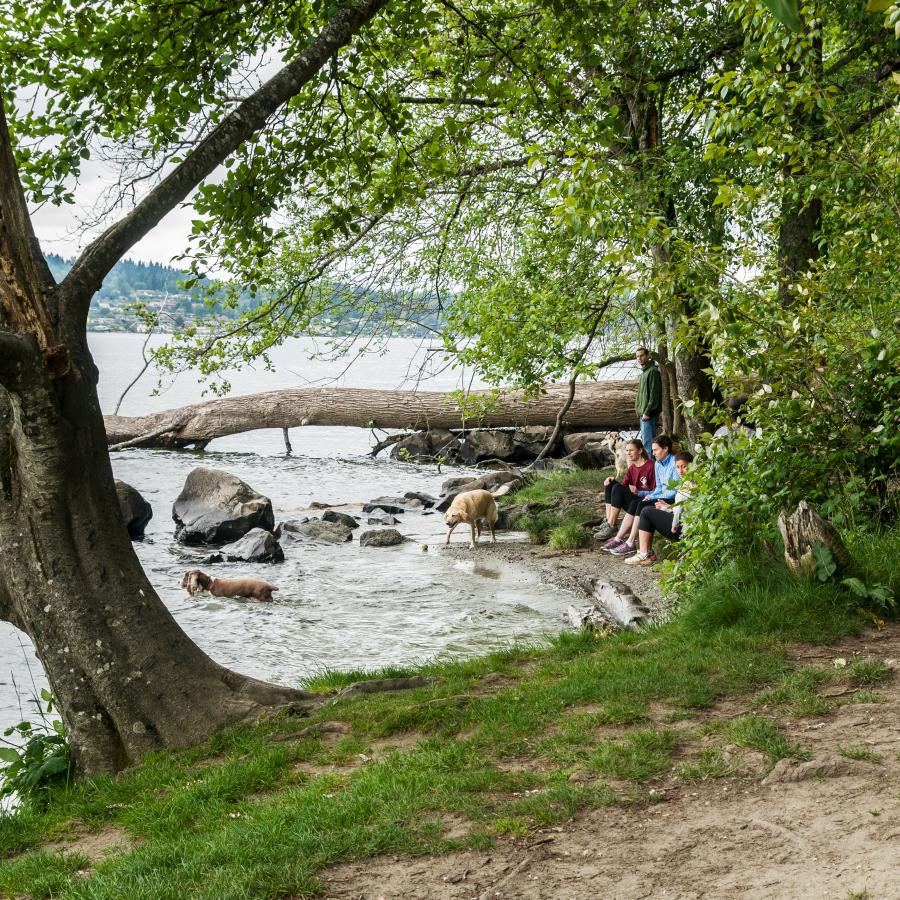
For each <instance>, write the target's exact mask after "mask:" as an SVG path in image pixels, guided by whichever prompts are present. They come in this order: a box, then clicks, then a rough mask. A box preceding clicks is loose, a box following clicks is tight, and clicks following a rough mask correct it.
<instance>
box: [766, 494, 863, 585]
mask: <svg viewBox="0 0 900 900" xmlns="http://www.w3.org/2000/svg"><path fill="white" fill-rule="evenodd" d="M778 530H779V531H780V532H781V538H782V540H783V541H784V560H785V562H786V563H787V566H788V568H789V569H790V570H791V572H793V574H794V575H797V576H799V577H809V576H811V575H813V574H814V573H815V571H816V559H815V556H814V555H813V547H815V546H816V544H822V545H823V546H825V547H827V548H828V549H829V550H830V551H831V556H832V559H833V560H834V562H835V563H836V564H837V574H840V573H845V572H847V571H848V570H849V569H850V567H851V565H852V560H851V557H850V554H849V553H848V552H847V548H846V547H845V546H844V542H843V541H842V540H841V536H840V535H839V534H838V533H837V531H836V530H835V528H834V526H833V525H832V524H831V523H830V522H826V521H825V519H823V518H822V517H821V516H820V515H819V514H818V513H817V512H816V511H815V510H814V509H813V508H812V507H811V506H810V505H809V504H808V503H807V502H806V501H805V500H801V501H800V503H799V504H797V509H796V510H794V512H792V513H790V515H788V514H787V513H782V514H781V515H780V516H779V517H778Z"/></svg>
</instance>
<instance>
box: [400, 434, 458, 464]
mask: <svg viewBox="0 0 900 900" xmlns="http://www.w3.org/2000/svg"><path fill="white" fill-rule="evenodd" d="M459 447H460V443H459V439H458V438H457V437H455V436H454V435H453V434H451V433H450V432H449V431H445V430H443V429H435V430H434V431H415V432H413V433H412V434H408V435H406V436H405V437H403V438H401V439H400V440H399V441H397V442H396V443H395V444H394V445H393V446H392V447H391V459H401V460H402V459H428V460H431V459H437V458H440V457H443V458H444V459H445V460H446V461H447V462H453V461H454V460H456V459H457V457H458V456H459Z"/></svg>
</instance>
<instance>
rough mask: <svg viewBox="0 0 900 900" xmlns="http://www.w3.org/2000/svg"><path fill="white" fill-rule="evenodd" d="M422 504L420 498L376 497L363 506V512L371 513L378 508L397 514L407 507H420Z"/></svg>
mask: <svg viewBox="0 0 900 900" xmlns="http://www.w3.org/2000/svg"><path fill="white" fill-rule="evenodd" d="M422 506H423V504H422V501H421V500H408V499H407V498H406V497H376V498H375V499H374V500H370V501H369V502H368V503H366V504H365V505H364V506H363V512H364V513H371V512H375V511H376V510H380V511H381V512H382V513H393V514H394V515H399V514H400V513H402V512H406V510H407V509H409V508H418V509H421V508H422Z"/></svg>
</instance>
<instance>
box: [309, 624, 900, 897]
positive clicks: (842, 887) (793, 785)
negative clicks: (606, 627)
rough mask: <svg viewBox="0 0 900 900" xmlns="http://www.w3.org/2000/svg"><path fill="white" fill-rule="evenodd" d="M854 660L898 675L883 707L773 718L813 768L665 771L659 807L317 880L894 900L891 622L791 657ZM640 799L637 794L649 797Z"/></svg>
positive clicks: (621, 810) (364, 892)
mask: <svg viewBox="0 0 900 900" xmlns="http://www.w3.org/2000/svg"><path fill="white" fill-rule="evenodd" d="M854 658H873V659H880V660H882V661H884V662H886V663H887V664H888V665H889V666H891V668H892V669H893V673H892V676H891V677H890V678H889V679H888V680H887V681H886V682H883V683H881V684H878V685H876V686H875V687H874V689H873V690H872V693H873V694H874V695H875V696H874V699H875V700H877V701H878V702H867V703H848V704H847V705H843V706H839V707H837V708H836V709H834V710H833V711H832V712H830V713H829V714H827V715H825V716H822V717H818V718H806V719H791V718H788V717H786V716H781V717H779V722H780V724H781V726H782V727H783V728H784V729H785V730H786V732H787V734H788V736H789V738H790V740H791V741H792V742H794V743H797V744H800V745H801V746H803V747H805V748H807V749H808V750H809V751H810V752H811V753H812V759H811V760H810V761H809V762H796V761H787V760H784V761H782V762H780V763H778V764H777V765H776V767H775V768H774V769H772V770H771V771H770V770H769V768H768V767H767V766H766V765H765V764H764V762H763V760H762V757H761V755H759V754H757V755H756V756H757V758H756V759H755V760H753V759H752V758H750V757H748V760H749V767H748V766H745V767H744V769H743V772H744V774H743V775H742V776H741V777H730V778H719V779H716V780H710V781H705V782H700V783H696V784H684V783H682V782H680V781H679V780H678V779H677V778H676V777H675V775H674V774H673V775H671V776H669V777H667V778H665V779H663V780H661V781H660V782H658V783H656V784H653V785H649V786H647V788H652V789H654V790H655V791H656V792H657V794H658V796H659V798H660V799H659V802H646V801H643V802H637V803H634V804H632V805H624V804H623V805H618V806H613V807H607V808H603V809H600V810H592V811H590V812H588V813H585V814H583V815H581V816H579V817H578V818H576V819H574V820H572V821H570V822H568V823H566V824H565V825H563V826H561V827H558V828H553V829H548V830H546V831H538V832H535V833H534V834H533V835H531V836H530V837H529V839H528V840H527V841H522V842H513V841H505V842H498V843H497V845H496V846H495V847H494V849H493V850H491V851H490V852H478V853H476V852H469V851H467V852H460V853H454V854H450V855H447V856H442V857H424V858H423V857H419V858H411V859H409V858H400V857H398V858H380V859H374V860H367V861H365V862H362V863H359V864H350V865H345V866H341V867H337V868H334V869H331V870H328V871H326V872H325V873H323V880H324V881H325V882H326V885H327V890H326V892H325V896H327V897H330V898H335V900H349V898H354V900H370V898H372V900H375V898H400V897H404V898H430V900H448V898H480V900H487V898H522V900H537V898H591V900H595V898H604V900H605V898H610V900H612V898H615V900H639V898H649V897H654V898H655V897H672V898H717V900H718V898H732V897H734V898H742V900H755V898H779V900H781V898H803V900H806V898H816V900H818V898H829V900H830V898H834V900H850V898H858V900H862V898H867V900H896V898H900V677H898V674H897V667H898V665H900V626H890V627H888V628H885V629H883V630H881V631H878V632H871V633H867V634H865V635H864V636H862V637H858V638H848V639H846V640H843V641H841V642H840V643H839V644H837V645H835V646H832V647H819V648H811V647H801V648H797V651H796V654H795V660H794V661H795V662H796V664H797V665H798V666H801V665H832V664H833V663H834V660H835V659H838V660H840V659H845V660H847V662H851V661H852V660H853V659H854ZM827 690H828V689H827V688H826V689H824V691H826V692H827ZM837 690H840V689H837ZM837 690H835V689H832V694H831V696H837ZM845 693H846V692H845ZM825 696H829V695H828V694H827V693H825ZM747 708H749V698H747V703H744V702H742V701H737V702H736V701H734V700H732V701H729V702H728V703H727V704H724V705H723V706H722V707H721V708H719V709H718V710H715V709H714V710H711V711H709V712H708V713H707V714H706V715H704V717H703V718H705V719H708V718H716V717H717V715H718V716H732V715H735V714H736V713H740V712H743V711H746V709H747ZM758 711H759V710H757V712H758ZM763 714H766V711H765V710H763ZM842 750H844V751H848V750H849V751H850V752H851V753H852V754H854V755H857V756H861V757H869V758H858V759H852V758H848V757H847V756H845V755H842V753H841V751H842ZM752 756H753V754H751V757H752ZM635 793H643V795H644V796H645V797H646V795H647V789H646V788H645V789H644V790H643V791H635Z"/></svg>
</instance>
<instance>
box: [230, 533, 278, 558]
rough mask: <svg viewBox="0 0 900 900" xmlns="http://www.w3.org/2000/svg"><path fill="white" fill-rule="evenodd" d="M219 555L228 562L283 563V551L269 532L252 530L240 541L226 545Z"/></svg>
mask: <svg viewBox="0 0 900 900" xmlns="http://www.w3.org/2000/svg"><path fill="white" fill-rule="evenodd" d="M219 553H220V554H221V555H222V556H223V557H224V558H225V559H227V560H228V561H229V562H258V563H263V562H269V563H278V562H284V550H282V549H281V544H279V543H278V539H277V538H276V537H275V535H274V534H272V532H270V531H265V530H264V529H262V528H254V529H253V530H252V531H248V532H247V533H246V534H245V535H244V536H243V537H242V538H241V539H240V540H237V541H235V542H234V543H233V544H226V545H225V546H224V547H222V548H221V549H220V550H219Z"/></svg>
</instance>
